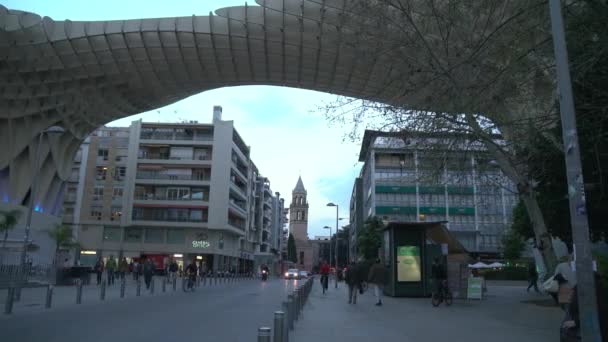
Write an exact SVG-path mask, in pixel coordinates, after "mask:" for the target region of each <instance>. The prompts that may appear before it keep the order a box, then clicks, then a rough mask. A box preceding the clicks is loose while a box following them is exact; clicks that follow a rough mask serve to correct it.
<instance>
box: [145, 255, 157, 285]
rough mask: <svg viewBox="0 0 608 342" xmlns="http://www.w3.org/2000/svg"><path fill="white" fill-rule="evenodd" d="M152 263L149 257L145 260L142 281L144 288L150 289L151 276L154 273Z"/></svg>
mask: <svg viewBox="0 0 608 342" xmlns="http://www.w3.org/2000/svg"><path fill="white" fill-rule="evenodd" d="M154 268H155V267H154V263H153V262H152V260H151V259H148V260H146V263H145V264H144V282H145V283H146V289H150V284H151V283H152V276H153V275H154Z"/></svg>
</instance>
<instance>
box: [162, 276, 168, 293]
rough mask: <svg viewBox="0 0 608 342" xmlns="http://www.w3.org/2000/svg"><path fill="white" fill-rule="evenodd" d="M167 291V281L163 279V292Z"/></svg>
mask: <svg viewBox="0 0 608 342" xmlns="http://www.w3.org/2000/svg"><path fill="white" fill-rule="evenodd" d="M165 292H167V282H166V281H165V279H163V293H165Z"/></svg>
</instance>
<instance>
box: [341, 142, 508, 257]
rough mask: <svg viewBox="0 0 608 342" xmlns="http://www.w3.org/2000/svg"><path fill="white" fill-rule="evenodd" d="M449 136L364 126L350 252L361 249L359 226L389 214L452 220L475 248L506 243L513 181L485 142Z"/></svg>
mask: <svg viewBox="0 0 608 342" xmlns="http://www.w3.org/2000/svg"><path fill="white" fill-rule="evenodd" d="M449 139H450V137H449V136H437V135H431V134H426V135H420V134H417V135H409V134H407V133H403V132H399V133H392V132H380V131H370V130H367V131H366V132H365V135H364V138H363V144H362V146H361V152H360V155H359V161H360V162H363V167H362V169H361V174H360V177H359V178H357V179H356V181H355V184H354V186H353V192H352V196H351V202H350V224H351V230H350V231H351V237H350V241H351V250H350V252H351V256H354V255H357V254H356V243H353V242H354V241H356V234H357V231H359V230H360V229H362V227H363V224H364V220H365V219H367V218H369V217H371V216H374V215H375V216H379V217H380V218H382V219H384V220H387V221H405V222H421V221H427V222H431V221H447V226H448V228H449V229H450V231H451V232H452V234H454V236H455V237H456V238H458V239H459V241H460V242H461V243H462V244H463V245H464V246H465V247H466V248H467V249H468V250H469V251H470V252H472V253H473V254H477V255H480V256H484V255H488V256H497V255H498V254H499V253H500V252H501V251H502V237H503V235H504V232H505V230H506V229H508V228H509V227H510V225H511V222H512V211H513V207H514V206H515V204H516V201H517V194H516V189H515V186H514V185H513V184H512V183H511V182H510V181H509V180H508V179H507V178H506V177H505V176H504V175H503V174H502V172H501V171H500V169H499V168H498V167H497V165H496V163H495V162H493V161H492V159H491V158H490V156H489V155H488V154H487V152H486V151H485V150H484V149H483V147H482V146H478V145H475V144H470V143H466V144H462V145H461V146H462V148H453V147H452V148H451V149H449V150H447V149H446V150H441V148H440V147H441V146H440V145H441V144H442V143H443V142H444V141H448V140H449ZM471 146H473V147H471ZM353 245H355V247H354V248H353Z"/></svg>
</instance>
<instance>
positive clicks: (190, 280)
mask: <svg viewBox="0 0 608 342" xmlns="http://www.w3.org/2000/svg"><path fill="white" fill-rule="evenodd" d="M195 278H196V276H195V275H188V279H187V280H186V284H185V286H184V292H188V291H191V292H194V282H195Z"/></svg>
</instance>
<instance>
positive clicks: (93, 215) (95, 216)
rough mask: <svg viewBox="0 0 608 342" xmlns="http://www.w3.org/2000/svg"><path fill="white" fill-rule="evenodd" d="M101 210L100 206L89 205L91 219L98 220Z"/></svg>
mask: <svg viewBox="0 0 608 342" xmlns="http://www.w3.org/2000/svg"><path fill="white" fill-rule="evenodd" d="M102 210H103V209H102V207H98V206H95V207H91V219H93V220H98V221H99V220H101V215H102Z"/></svg>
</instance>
